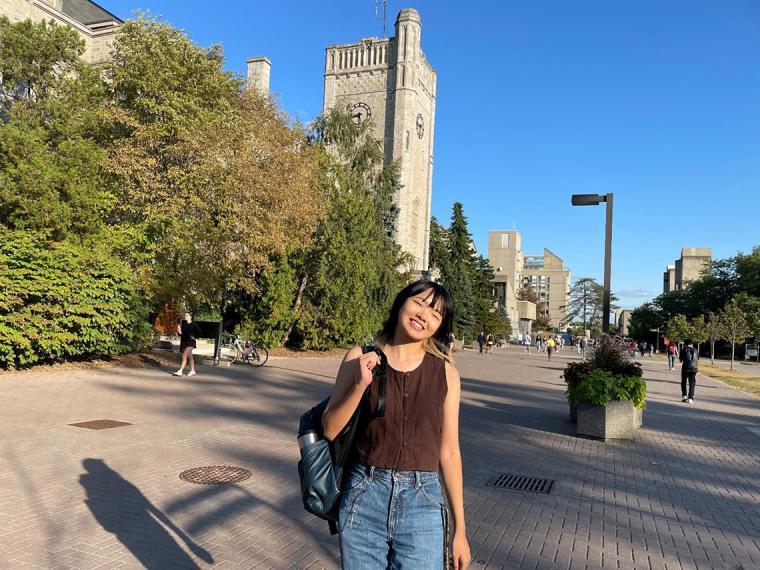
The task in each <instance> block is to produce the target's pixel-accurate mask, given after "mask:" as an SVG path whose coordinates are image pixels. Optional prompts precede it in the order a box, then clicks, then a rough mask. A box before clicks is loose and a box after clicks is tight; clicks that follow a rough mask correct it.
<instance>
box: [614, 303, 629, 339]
mask: <svg viewBox="0 0 760 570" xmlns="http://www.w3.org/2000/svg"><path fill="white" fill-rule="evenodd" d="M632 314H633V310H632V309H622V310H621V309H618V310H617V311H615V317H616V318H615V322H616V323H617V325H618V334H619V335H620V336H624V337H627V336H628V334H629V333H630V324H631V315H632Z"/></svg>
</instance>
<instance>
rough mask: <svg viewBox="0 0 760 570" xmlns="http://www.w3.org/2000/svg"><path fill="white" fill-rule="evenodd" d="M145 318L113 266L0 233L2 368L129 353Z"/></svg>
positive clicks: (126, 277) (66, 247) (127, 276)
mask: <svg viewBox="0 0 760 570" xmlns="http://www.w3.org/2000/svg"><path fill="white" fill-rule="evenodd" d="M145 316H146V310H145V307H144V306H143V304H142V303H141V301H140V297H139V294H138V290H137V287H136V283H135V280H134V277H133V275H132V274H131V272H130V271H129V269H128V268H127V267H125V266H124V265H123V264H122V263H121V262H119V261H118V260H116V259H114V258H112V257H110V256H109V255H108V254H106V253H104V252H102V251H100V250H99V249H98V248H94V249H90V248H86V247H84V246H81V245H76V244H72V243H69V242H55V243H50V242H47V241H45V240H44V239H43V238H42V236H40V235H38V234H34V233H32V232H25V231H9V230H6V229H3V228H0V367H2V368H11V367H18V366H26V365H30V364H34V363H38V362H53V361H60V360H66V359H71V358H82V357H87V356H105V355H115V354H123V353H125V352H129V351H131V350H133V349H134V348H135V345H136V343H137V341H138V340H139V339H141V338H143V337H145V335H146V334H149V325H148V323H147V321H146V318H145Z"/></svg>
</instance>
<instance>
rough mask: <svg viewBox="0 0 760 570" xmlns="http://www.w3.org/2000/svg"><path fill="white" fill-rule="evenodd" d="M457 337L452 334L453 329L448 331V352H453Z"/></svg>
mask: <svg viewBox="0 0 760 570" xmlns="http://www.w3.org/2000/svg"><path fill="white" fill-rule="evenodd" d="M456 343H457V337H455V336H454V331H451V332H450V333H449V354H454V346H456Z"/></svg>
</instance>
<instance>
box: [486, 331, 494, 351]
mask: <svg viewBox="0 0 760 570" xmlns="http://www.w3.org/2000/svg"><path fill="white" fill-rule="evenodd" d="M486 354H493V335H492V334H491V333H488V336H486Z"/></svg>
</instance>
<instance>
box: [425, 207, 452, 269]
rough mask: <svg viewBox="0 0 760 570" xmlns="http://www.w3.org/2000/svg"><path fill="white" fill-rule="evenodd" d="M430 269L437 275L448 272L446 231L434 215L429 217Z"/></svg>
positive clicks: (447, 237) (447, 239)
mask: <svg viewBox="0 0 760 570" xmlns="http://www.w3.org/2000/svg"><path fill="white" fill-rule="evenodd" d="M430 271H431V272H433V273H434V274H435V273H437V274H438V275H439V276H442V275H446V274H447V273H449V272H450V269H449V236H448V232H447V231H446V228H445V227H443V226H442V225H441V224H440V223H439V222H438V220H437V219H436V218H435V216H433V217H432V218H431V219H430Z"/></svg>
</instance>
